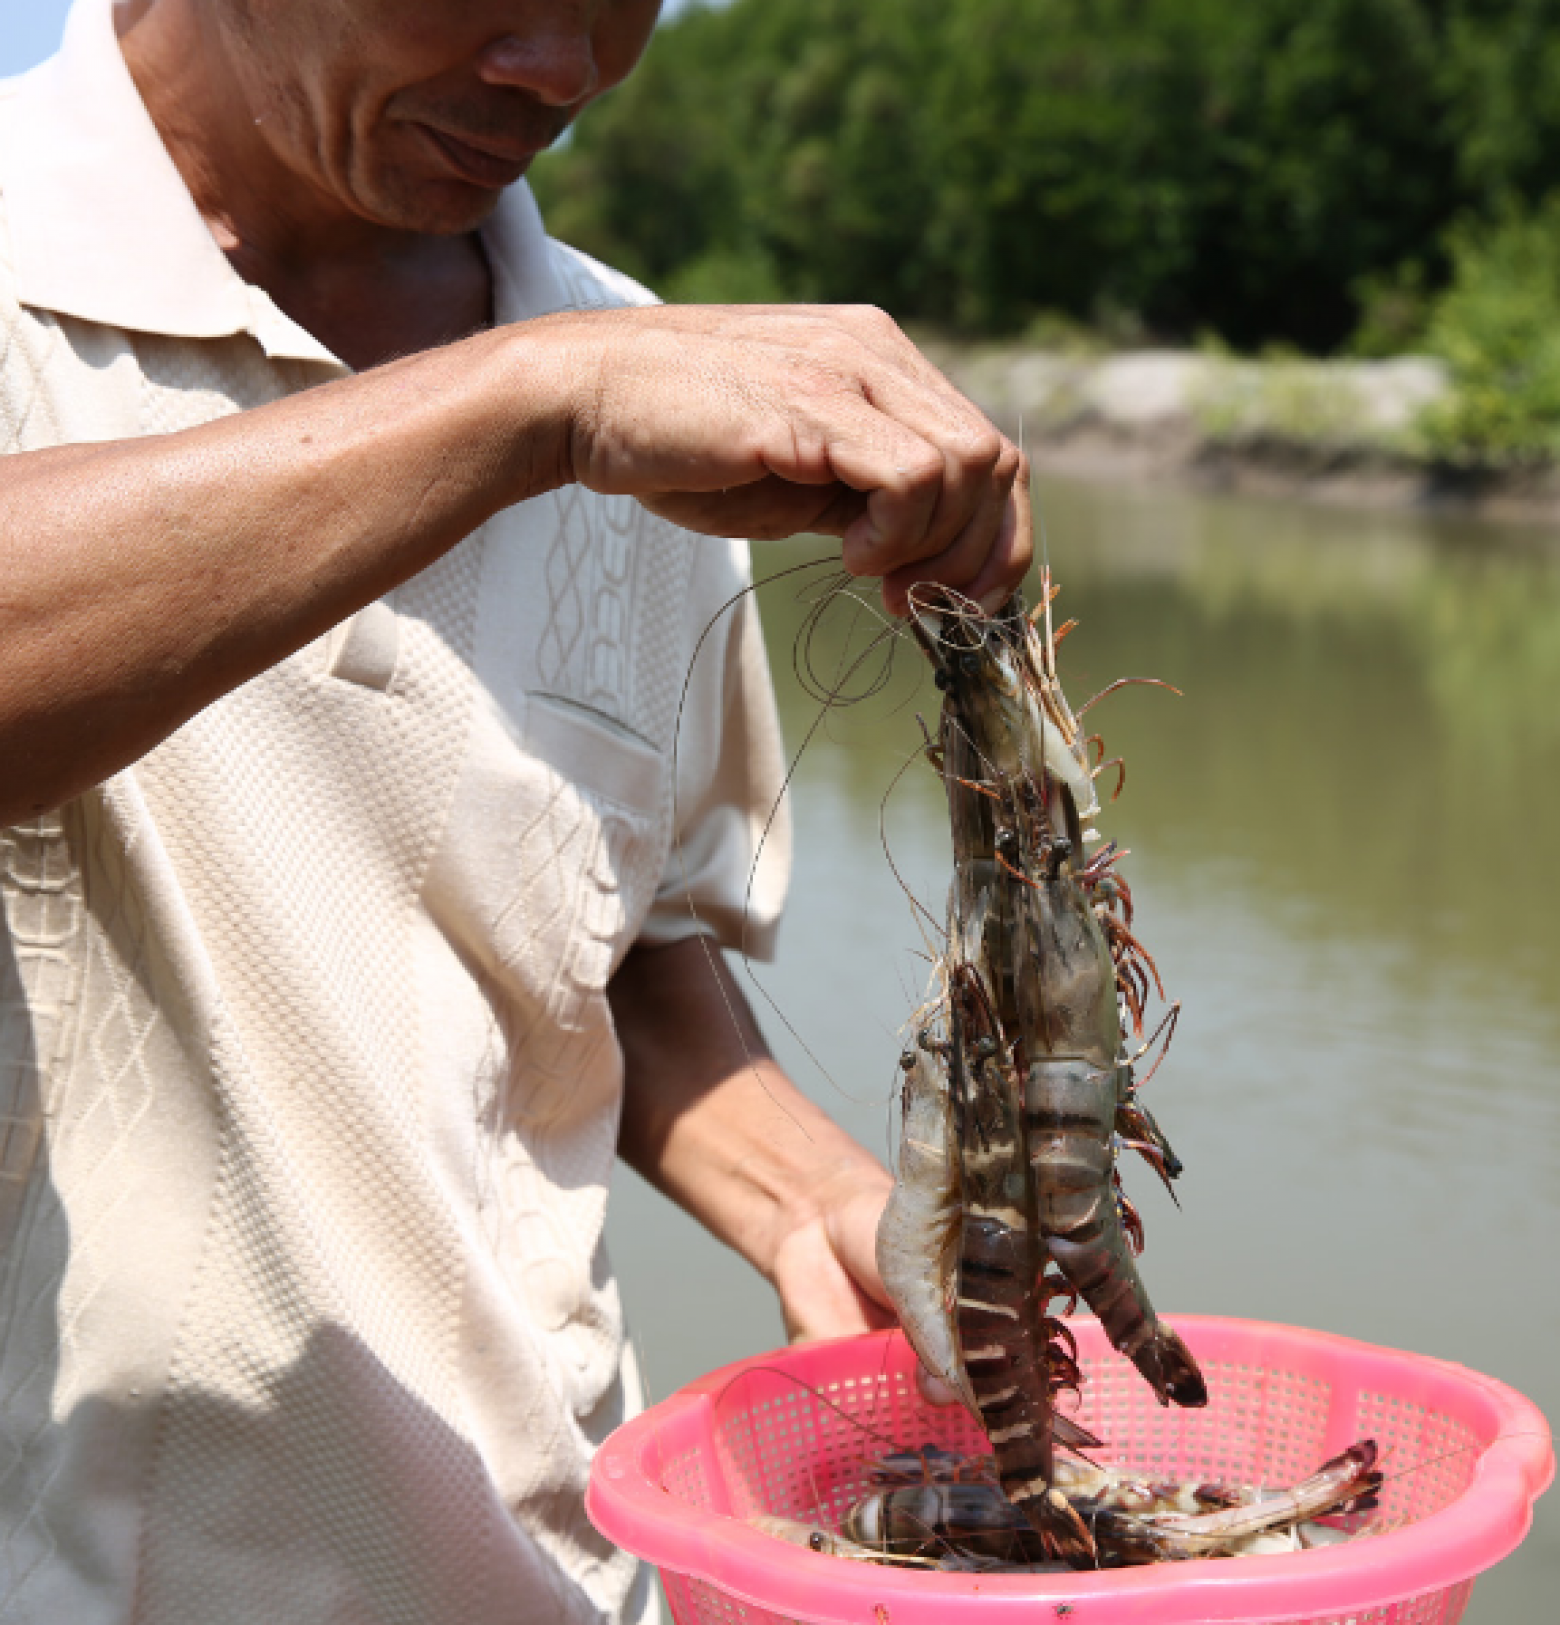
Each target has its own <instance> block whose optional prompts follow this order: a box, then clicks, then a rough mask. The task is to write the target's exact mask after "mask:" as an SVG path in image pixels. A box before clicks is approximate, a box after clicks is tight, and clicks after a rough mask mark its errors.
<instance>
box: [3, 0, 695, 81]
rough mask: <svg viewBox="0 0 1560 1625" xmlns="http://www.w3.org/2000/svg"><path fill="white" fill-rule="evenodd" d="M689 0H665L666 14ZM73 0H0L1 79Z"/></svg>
mask: <svg viewBox="0 0 1560 1625" xmlns="http://www.w3.org/2000/svg"><path fill="white" fill-rule="evenodd" d="M684 4H686V0H666V5H665V7H664V9H663V15H664V16H671V15H672V14H674V13H675V12H678V11H681V10H682V8H683V5H684ZM69 8H70V0H0V79H4V78H6V77H7V76H8V75H10V74H13V73H22V72H25V71H26V70H27V69H28V68H30V67H32V66H33V65H34V64H35V63H38V62H42V61H43V59H44V58H45V57H46V56H48V55H50V54H51V53H52V52H53V50H54V48H55V47H56V46H57V45H58V44H59V42H60V31H61V29H63V28H64V26H65V13H66V11H67V10H69Z"/></svg>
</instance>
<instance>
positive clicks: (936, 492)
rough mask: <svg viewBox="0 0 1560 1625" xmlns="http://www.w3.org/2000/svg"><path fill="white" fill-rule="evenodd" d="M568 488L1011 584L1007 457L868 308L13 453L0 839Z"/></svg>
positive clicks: (6, 515) (896, 574) (649, 340)
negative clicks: (131, 437) (498, 518)
mask: <svg viewBox="0 0 1560 1625" xmlns="http://www.w3.org/2000/svg"><path fill="white" fill-rule="evenodd" d="M569 481H579V482H580V483H581V484H583V485H585V486H587V487H588V488H589V489H591V490H593V491H596V492H600V493H603V494H608V495H622V496H633V497H638V498H639V499H640V500H641V501H643V502H644V503H646V505H647V506H649V507H650V508H652V509H653V510H654V511H655V512H657V513H659V514H661V515H662V516H663V517H665V518H667V519H670V520H671V521H672V522H673V523H676V524H680V525H685V526H687V527H689V528H690V529H693V530H696V531H702V532H704V533H705V534H707V535H713V536H741V535H748V536H789V535H794V534H796V533H797V532H799V531H810V532H815V533H817V532H823V533H827V534H830V535H836V536H840V537H841V538H842V539H843V557H844V562H845V566H846V568H847V569H849V570H851V571H853V572H854V573H856V574H863V575H877V576H882V577H883V581H884V593H885V597H886V599H887V601H888V602H889V603H890V606H891V607H893V608H895V609H897V610H903V608H904V607H905V602H906V593H907V591H908V588H909V585H910V584H911V582H912V581H920V580H929V581H941V582H945V583H947V584H948V585H950V586H953V587H956V588H959V589H960V590H961V591H967V592H968V593H969V594H970V595H971V596H974V597H977V598H981V597H982V596H983V595H985V596H988V597H991V598H992V599H993V601H995V600H998V599H1001V598H1003V597H1005V596H1006V594H1007V592H1008V591H1009V590H1010V589H1011V587H1012V586H1013V584H1014V583H1015V582H1016V581H1018V580H1019V579H1020V577H1021V576H1022V575H1023V572H1024V569H1025V567H1026V565H1027V563H1028V560H1029V556H1030V535H1029V507H1028V498H1027V488H1026V483H1025V476H1024V470H1023V465H1022V459H1021V457H1020V455H1019V453H1018V451H1017V449H1016V448H1015V447H1014V446H1013V445H1012V444H1011V443H1010V442H1008V441H1007V440H1005V439H1004V438H1003V437H1002V436H1001V435H999V434H998V433H997V431H996V430H995V429H994V428H992V426H991V425H990V423H988V422H987V421H986V420H985V418H984V417H982V416H981V414H980V413H979V412H977V411H976V410H975V408H974V407H973V406H972V405H971V404H970V403H969V402H968V401H966V400H964V399H963V397H962V396H960V395H958V393H957V392H956V391H955V390H953V388H952V386H951V385H949V383H948V382H947V380H946V379H944V378H943V377H942V376H941V374H940V373H938V372H936V370H935V369H934V368H932V367H931V366H930V364H929V363H928V362H927V361H926V359H925V358H924V357H923V356H921V355H920V354H919V352H918V351H916V350H915V348H914V346H913V345H911V344H910V343H909V341H908V340H907V339H906V338H905V337H904V335H903V334H902V333H900V332H899V330H898V329H897V328H896V327H895V326H894V325H893V323H892V322H890V321H889V320H888V318H887V317H886V316H883V315H882V314H881V313H880V312H871V311H861V310H841V311H830V310H822V309H814V310H805V309H804V310H791V309H785V308H781V309H767V308H764V307H751V308H741V309H722V308H720V307H707V308H700V307H694V306H682V307H668V308H650V309H644V308H641V309H627V310H612V311H595V312H575V313H560V314H558V315H554V316H547V317H542V318H540V319H538V320H536V321H532V322H525V323H521V324H519V325H517V326H515V327H509V328H504V329H501V330H500V331H497V332H494V333H487V334H482V335H479V336H477V337H475V338H471V339H466V340H464V341H462V342H461V343H459V344H453V345H450V346H448V347H447V348H445V349H442V350H434V351H429V352H427V353H425V354H423V355H420V356H416V357H413V358H411V359H409V360H406V361H401V362H396V363H392V364H391V365H389V366H386V367H383V368H380V369H378V370H377V371H374V372H371V373H367V374H364V375H363V376H362V377H361V378H356V379H348V380H343V381H342V382H340V383H335V384H330V385H327V386H324V387H322V388H320V389H317V390H311V391H308V392H306V393H305V394H302V395H298V396H294V397H292V398H291V399H289V400H286V401H281V402H278V403H276V404H274V405H271V406H266V407H261V408H259V409H258V410H255V411H252V412H243V413H239V414H236V415H234V416H232V417H228V418H224V419H221V420H220V421H218V422H215V423H211V424H207V425H206V426H204V427H202V428H199V429H194V430H190V431H187V432H186V433H183V434H176V435H167V436H159V437H154V438H149V439H146V440H139V441H124V442H116V443H112V444H105V445H95V446H72V447H63V448H60V449H57V450H53V451H40V452H30V453H22V454H19V455H16V456H13V457H9V458H3V459H0V761H3V762H4V763H5V767H6V772H5V773H4V775H0V826H3V825H5V824H7V823H10V822H13V821H15V820H17V819H19V818H25V817H29V816H31V815H33V814H36V813H38V812H40V811H43V810H45V809H46V808H48V807H50V806H53V805H56V804H58V803H59V802H61V801H64V800H65V799H67V798H68V797H69V796H71V795H73V794H75V793H76V792H78V791H80V790H82V789H85V788H86V787H88V786H89V785H92V784H95V783H97V782H98V781H100V780H101V779H103V778H104V777H106V776H107V775H108V774H110V773H112V772H115V771H116V770H117V769H119V768H121V767H124V766H126V765H128V764H129V763H130V762H133V761H134V760H136V758H137V757H139V756H141V755H143V754H144V753H145V752H146V751H148V750H150V749H151V748H152V746H154V745H155V744H157V743H158V742H159V741H160V740H161V739H163V738H164V737H165V736H166V735H167V734H169V733H171V732H172V731H173V730H174V729H175V728H177V727H178V726H179V725H180V724H181V723H183V722H184V721H186V720H188V718H190V717H191V716H193V715H194V714H195V713H196V712H197V711H199V710H200V709H201V708H202V707H204V706H206V705H209V704H210V703H211V702H212V701H213V700H215V699H218V698H219V697H220V696H221V695H223V694H225V693H227V692H228V691H229V690H230V689H232V688H235V687H237V686H238V684H240V683H242V682H244V681H246V680H247V679H248V678H250V677H252V676H254V675H255V674H256V673H258V672H260V671H263V670H264V669H265V668H266V667H267V666H270V665H273V664H275V663H276V662H277V661H279V660H281V659H283V658H285V657H286V656H287V655H289V654H291V653H292V652H293V651H294V650H296V649H298V648H300V647H302V645H303V644H305V643H307V642H308V641H309V640H310V639H312V638H314V637H317V636H319V635H320V634H321V633H322V632H324V631H325V630H327V629H328V628H329V627H331V626H333V625H334V624H335V623H336V622H337V621H340V620H342V619H344V618H345V617H346V616H347V615H349V614H351V613H352V612H353V611H354V610H356V609H359V608H361V607H362V606H363V605H364V604H366V603H368V602H370V601H371V600H373V599H374V598H377V597H379V596H380V595H381V594H382V593H384V592H386V591H388V590H389V589H390V588H391V587H393V586H395V585H397V584H398V583H399V582H401V581H403V580H405V579H406V578H407V577H408V576H410V575H413V574H415V573H416V572H417V571H418V570H420V569H423V568H424V567H425V566H426V565H428V564H430V563H431V562H432V561H433V560H434V559H435V558H437V557H438V556H439V554H440V553H441V552H443V551H444V550H445V549H447V548H449V547H451V546H453V545H454V544H455V543H456V542H457V541H459V540H460V539H461V538H462V537H463V536H465V535H467V534H469V533H470V531H472V530H473V529H474V528H475V527H476V526H477V525H479V524H481V523H482V522H483V520H485V519H486V518H488V517H489V516H490V515H491V514H492V513H494V512H495V511H496V510H498V509H499V508H501V507H504V506H506V505H508V504H510V503H513V502H518V501H520V500H522V499H523V498H525V497H528V496H533V495H536V494H538V493H540V492H542V491H546V490H550V489H552V488H554V487H555V486H558V485H561V484H563V483H566V482H569Z"/></svg>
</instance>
